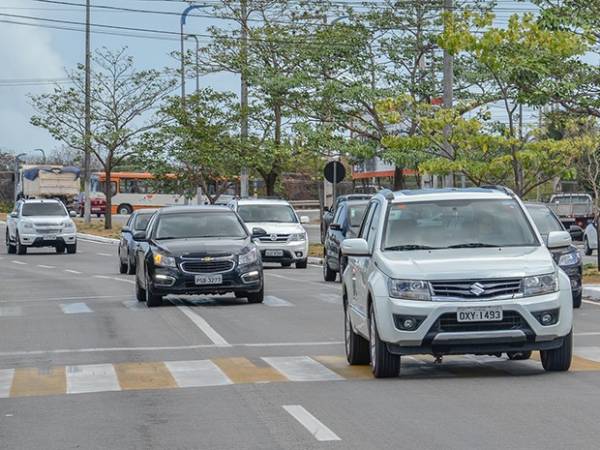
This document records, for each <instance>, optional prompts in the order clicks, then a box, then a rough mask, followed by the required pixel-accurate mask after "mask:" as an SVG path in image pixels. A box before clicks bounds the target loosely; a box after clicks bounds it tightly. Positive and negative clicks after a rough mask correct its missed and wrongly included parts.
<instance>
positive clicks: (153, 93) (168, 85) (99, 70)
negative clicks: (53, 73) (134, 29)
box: [31, 48, 175, 229]
mask: <svg viewBox="0 0 600 450" xmlns="http://www.w3.org/2000/svg"><path fill="white" fill-rule="evenodd" d="M93 68H94V70H93V72H92V91H91V105H92V107H91V111H92V114H91V124H92V132H91V142H92V152H93V155H94V156H95V157H96V158H97V160H98V161H99V162H100V164H101V166H102V168H103V169H104V171H105V172H106V179H107V180H110V174H111V172H112V171H113V169H114V168H115V167H118V166H119V165H120V164H122V163H123V162H125V161H126V160H127V159H128V158H131V157H132V156H133V155H134V154H135V151H136V144H137V143H138V142H139V139H140V138H141V136H143V134H144V133H146V132H148V131H149V130H152V129H154V128H155V127H157V126H159V125H160V124H162V123H163V121H164V117H162V116H156V115H154V114H153V112H154V111H155V109H156V108H157V105H158V104H160V102H162V101H163V100H164V99H165V98H166V96H167V95H168V94H169V92H170V91H171V90H172V89H173V87H174V85H175V81H174V80H173V79H168V78H165V77H164V75H163V74H162V73H161V72H159V71H157V70H152V69H151V70H141V71H139V70H136V69H135V67H134V60H133V58H132V57H131V56H128V55H127V54H126V49H125V48H122V49H120V50H118V51H111V50H108V49H106V48H104V49H102V50H98V51H97V52H96V53H95V55H94V58H93ZM68 77H69V79H70V81H71V83H72V86H71V87H66V86H62V85H60V86H56V87H55V88H54V92H52V93H50V94H42V95H38V96H32V97H31V100H32V103H33V107H34V108H35V110H36V114H35V115H34V116H33V117H32V118H31V123H32V124H33V125H35V126H38V127H42V128H45V129H46V130H48V132H49V133H50V134H51V135H52V137H54V138H55V139H56V140H58V141H60V142H62V143H64V144H65V145H66V146H67V147H69V148H71V149H76V150H80V151H85V149H84V135H85V133H84V131H85V128H84V99H85V89H84V79H85V73H84V67H83V66H82V65H79V66H78V67H77V69H75V70H73V71H71V72H70V73H69V74H68ZM104 188H105V189H104V193H105V194H106V211H107V214H106V215H105V222H104V226H105V228H107V229H110V228H112V217H111V214H110V212H111V206H112V202H111V200H112V192H111V184H110V183H108V182H107V183H105V186H104Z"/></svg>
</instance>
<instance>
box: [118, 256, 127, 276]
mask: <svg viewBox="0 0 600 450" xmlns="http://www.w3.org/2000/svg"><path fill="white" fill-rule="evenodd" d="M119 273H120V274H125V273H127V264H126V263H124V262H123V260H122V259H121V256H120V255H119Z"/></svg>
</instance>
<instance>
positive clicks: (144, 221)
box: [118, 208, 157, 275]
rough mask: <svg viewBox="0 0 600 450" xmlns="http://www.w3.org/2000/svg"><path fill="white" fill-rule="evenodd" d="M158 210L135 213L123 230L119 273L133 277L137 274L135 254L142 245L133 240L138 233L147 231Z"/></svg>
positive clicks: (143, 210)
mask: <svg viewBox="0 0 600 450" xmlns="http://www.w3.org/2000/svg"><path fill="white" fill-rule="evenodd" d="M156 211H157V210H156V209H150V208H148V209H140V210H138V211H135V212H134V213H133V214H132V215H131V216H129V220H128V221H127V223H126V224H125V226H124V227H123V228H122V229H121V239H120V241H119V250H118V254H119V272H120V273H126V274H128V275H133V274H134V273H135V252H136V251H137V248H138V246H139V245H140V243H139V242H138V241H136V240H135V239H134V238H133V233H135V232H136V231H146V227H147V226H148V222H150V218H151V217H152V216H153V215H154V213H155V212H156Z"/></svg>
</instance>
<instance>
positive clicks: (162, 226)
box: [154, 212, 247, 239]
mask: <svg viewBox="0 0 600 450" xmlns="http://www.w3.org/2000/svg"><path fill="white" fill-rule="evenodd" d="M154 230H155V232H154V238H155V239H185V238H233V239H242V238H245V237H246V236H247V234H246V229H245V228H244V226H243V225H242V224H241V223H240V221H239V220H238V218H237V216H236V215H235V214H234V213H230V212H189V213H188V212H185V213H178V214H162V215H160V216H158V219H157V222H156V224H155V225H154Z"/></svg>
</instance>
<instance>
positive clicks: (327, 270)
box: [323, 258, 337, 281]
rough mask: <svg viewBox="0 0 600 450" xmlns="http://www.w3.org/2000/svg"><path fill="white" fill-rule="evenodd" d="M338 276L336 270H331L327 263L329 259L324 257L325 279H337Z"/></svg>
mask: <svg viewBox="0 0 600 450" xmlns="http://www.w3.org/2000/svg"><path fill="white" fill-rule="evenodd" d="M336 276H337V273H336V272H335V270H331V269H330V268H329V264H327V259H326V258H323V279H324V280H325V281H335V277H336Z"/></svg>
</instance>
